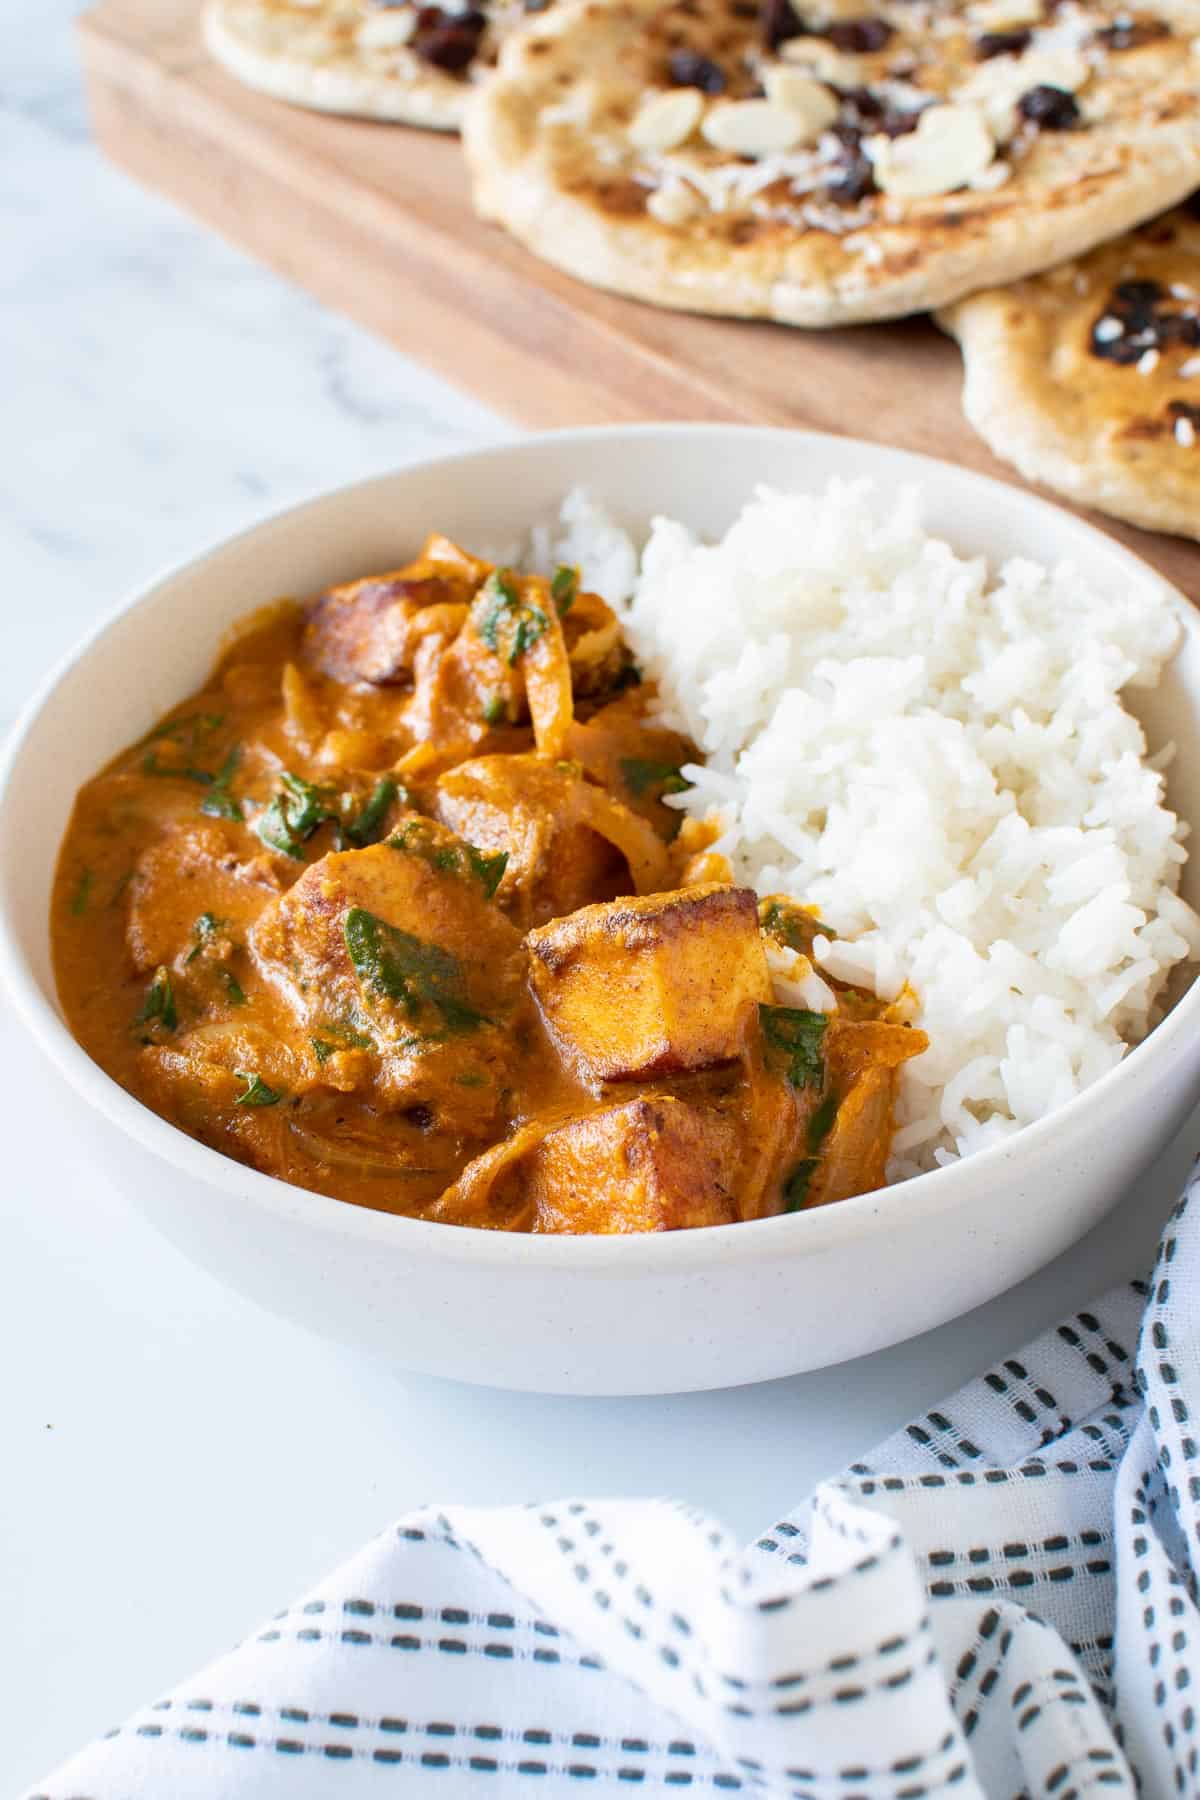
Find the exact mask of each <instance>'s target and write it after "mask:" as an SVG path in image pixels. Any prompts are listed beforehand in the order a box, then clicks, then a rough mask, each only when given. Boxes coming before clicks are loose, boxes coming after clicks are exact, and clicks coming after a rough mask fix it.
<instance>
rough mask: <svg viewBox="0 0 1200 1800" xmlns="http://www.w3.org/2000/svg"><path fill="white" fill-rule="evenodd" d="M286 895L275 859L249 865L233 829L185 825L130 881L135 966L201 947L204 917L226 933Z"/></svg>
mask: <svg viewBox="0 0 1200 1800" xmlns="http://www.w3.org/2000/svg"><path fill="white" fill-rule="evenodd" d="M278 891H279V880H278V877H277V876H276V875H275V873H274V871H273V870H272V868H271V866H270V860H269V858H268V857H266V856H256V857H253V858H251V860H250V861H243V860H242V857H241V855H240V854H239V846H238V844H237V841H236V834H235V833H234V832H233V831H231V830H230V829H229V828H228V827H225V826H222V825H219V824H216V823H213V824H209V823H207V822H205V823H203V824H189V825H188V826H187V827H186V828H184V827H182V826H180V827H177V828H176V829H174V830H172V831H170V832H168V833H167V834H166V836H164V837H162V838H160V839H159V841H158V842H157V843H155V844H152V845H151V846H150V848H149V849H148V850H145V851H143V853H142V855H141V857H140V858H139V860H138V864H137V868H136V869H135V870H134V873H133V878H132V880H131V881H130V883H129V898H128V913H127V925H126V941H127V943H128V945H129V954H130V956H131V957H132V959H133V964H134V967H135V968H137V969H154V968H157V967H158V966H159V964H160V963H170V962H173V961H174V959H175V957H176V956H178V955H179V954H180V952H188V951H190V950H191V949H193V948H194V947H195V944H196V941H197V940H196V936H195V932H196V922H197V919H198V918H200V917H201V916H202V915H204V916H207V917H208V918H211V919H213V920H219V921H220V926H221V929H222V931H224V930H228V929H229V928H231V927H234V926H237V925H244V924H246V923H248V922H249V921H250V920H251V919H253V918H254V917H255V915H256V914H257V913H258V911H259V909H260V908H261V906H262V904H263V900H264V897H267V896H269V895H271V894H273V893H278Z"/></svg>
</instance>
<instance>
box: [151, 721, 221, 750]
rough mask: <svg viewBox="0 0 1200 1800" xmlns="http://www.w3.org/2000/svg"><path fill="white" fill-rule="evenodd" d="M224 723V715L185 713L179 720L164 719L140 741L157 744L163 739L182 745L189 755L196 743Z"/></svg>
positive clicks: (207, 736)
mask: <svg viewBox="0 0 1200 1800" xmlns="http://www.w3.org/2000/svg"><path fill="white" fill-rule="evenodd" d="M224 723H225V715H224V713H186V714H185V715H184V717H183V718H181V719H166V720H164V722H163V723H162V724H161V725H156V726H155V727H154V730H153V731H148V732H147V733H146V735H145V737H144V738H143V739H142V743H143V744H157V743H159V742H161V740H162V739H163V738H169V739H170V740H171V741H172V742H173V743H177V744H182V745H183V747H184V748H185V749H186V750H187V751H188V752H189V753H190V752H191V751H193V750H195V748H196V746H197V744H198V743H200V742H202V741H203V740H204V739H205V738H209V737H211V736H212V734H213V732H214V731H219V730H220V729H221V726H222V725H223V724H224Z"/></svg>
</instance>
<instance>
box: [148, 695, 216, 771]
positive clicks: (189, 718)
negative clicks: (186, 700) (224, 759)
mask: <svg viewBox="0 0 1200 1800" xmlns="http://www.w3.org/2000/svg"><path fill="white" fill-rule="evenodd" d="M224 723H225V716H224V714H223V713H188V714H187V715H186V716H185V717H184V718H182V719H168V720H167V721H166V723H165V724H163V725H156V726H155V728H154V730H153V731H151V732H149V733H148V734H147V736H146V737H144V738H143V739H142V747H143V748H144V749H146V754H145V755H144V756H143V758H142V763H141V771H142V774H143V775H159V776H163V777H165V778H166V779H167V780H170V781H194V782H196V783H197V784H198V785H199V786H200V787H209V786H210V785H211V784H212V781H213V779H214V777H213V773H212V770H211V769H205V768H203V767H201V766H200V764H199V762H198V760H197V759H198V758H199V757H200V756H202V755H203V754H204V752H205V750H206V748H207V745H208V740H209V739H210V738H211V737H212V734H213V732H214V731H217V730H219V729H220V727H221V726H222V725H223V724H224ZM151 744H157V745H160V746H161V747H162V749H163V750H164V751H169V752H170V754H168V755H165V756H164V755H160V753H159V750H157V749H149V748H146V747H147V746H148V745H151Z"/></svg>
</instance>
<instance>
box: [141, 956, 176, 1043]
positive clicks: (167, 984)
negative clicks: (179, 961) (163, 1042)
mask: <svg viewBox="0 0 1200 1800" xmlns="http://www.w3.org/2000/svg"><path fill="white" fill-rule="evenodd" d="M178 1023H179V1013H178V1010H177V1008H176V1005H175V989H174V987H173V986H172V983H171V972H170V970H169V969H168V968H166V967H165V966H164V967H161V968H158V969H156V970H155V971H154V979H153V981H152V982H151V983H150V986H149V987H148V988H147V989H146V998H145V1000H144V1001H143V1002H142V1010H141V1012H140V1013H138V1015H137V1017H136V1018H135V1019H134V1024H135V1025H151V1024H154V1025H161V1026H162V1028H163V1030H164V1031H174V1029H175V1027H176V1026H177V1025H178Z"/></svg>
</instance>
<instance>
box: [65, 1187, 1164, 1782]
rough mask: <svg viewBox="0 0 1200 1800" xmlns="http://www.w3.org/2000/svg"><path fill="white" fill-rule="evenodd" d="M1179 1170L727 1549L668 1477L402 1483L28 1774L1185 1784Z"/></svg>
mask: <svg viewBox="0 0 1200 1800" xmlns="http://www.w3.org/2000/svg"><path fill="white" fill-rule="evenodd" d="M1197 1185H1198V1183H1197V1181H1196V1180H1195V1179H1194V1180H1193V1186H1192V1190H1190V1193H1191V1199H1190V1203H1189V1198H1188V1197H1185V1199H1184V1200H1183V1202H1182V1203H1181V1204H1180V1206H1179V1207H1178V1209H1177V1210H1176V1212H1175V1214H1174V1215H1173V1217H1172V1219H1171V1221H1170V1223H1169V1224H1168V1226H1167V1229H1166V1233H1165V1235H1164V1238H1163V1242H1162V1245H1161V1248H1160V1251H1159V1258H1158V1265H1157V1268H1156V1270H1155V1272H1154V1276H1153V1280H1152V1282H1151V1284H1150V1286H1149V1287H1147V1286H1146V1285H1145V1284H1143V1283H1140V1282H1139V1283H1134V1284H1133V1285H1132V1286H1131V1287H1129V1288H1125V1289H1121V1290H1119V1291H1117V1292H1114V1293H1112V1294H1109V1295H1108V1296H1106V1298H1105V1299H1103V1300H1102V1301H1099V1302H1098V1303H1097V1304H1096V1305H1095V1306H1094V1307H1093V1308H1092V1310H1091V1311H1089V1312H1082V1313H1080V1314H1078V1315H1077V1317H1075V1318H1073V1319H1070V1320H1068V1321H1067V1322H1066V1323H1065V1324H1063V1325H1060V1326H1059V1327H1058V1329H1057V1330H1056V1331H1054V1332H1051V1333H1050V1334H1049V1335H1048V1336H1046V1337H1044V1338H1042V1339H1040V1340H1039V1341H1038V1342H1037V1343H1036V1344H1034V1345H1033V1346H1032V1347H1031V1348H1030V1349H1028V1350H1025V1351H1022V1352H1021V1353H1020V1354H1019V1355H1016V1356H1012V1357H1010V1358H1008V1359H1007V1360H1006V1361H1005V1362H1003V1363H1002V1364H1000V1365H999V1366H998V1367H997V1368H995V1369H993V1370H991V1371H990V1372H989V1373H988V1374H987V1375H985V1376H983V1377H982V1379H981V1380H978V1381H975V1382H972V1383H971V1385H970V1386H969V1387H967V1388H965V1389H964V1390H963V1391H962V1392H961V1393H960V1394H958V1395H957V1396H956V1397H955V1398H954V1399H953V1400H950V1401H947V1402H946V1404H945V1405H944V1406H943V1407H941V1408H940V1409H938V1410H936V1411H933V1412H930V1413H928V1414H926V1416H925V1417H924V1418H922V1419H919V1420H917V1421H916V1422H915V1423H913V1424H911V1425H909V1426H908V1427H907V1428H906V1429H905V1430H904V1431H902V1432H900V1433H898V1434H897V1436H895V1437H894V1438H892V1439H890V1440H889V1441H888V1442H887V1443H886V1444H884V1445H883V1446H882V1447H881V1448H880V1449H879V1450H878V1451H876V1453H875V1454H874V1455H873V1456H872V1457H871V1458H870V1459H869V1460H868V1461H864V1462H860V1463H856V1464H854V1466H853V1467H852V1468H850V1469H849V1470H848V1471H847V1472H846V1474H845V1475H844V1476H843V1477H842V1478H841V1479H840V1480H838V1481H831V1482H827V1483H825V1484H823V1485H822V1486H821V1487H819V1488H818V1489H817V1490H816V1492H815V1493H814V1494H813V1496H812V1497H811V1499H810V1500H808V1501H807V1502H806V1504H805V1505H803V1506H801V1507H799V1508H798V1509H797V1510H796V1512H794V1513H793V1514H791V1515H790V1516H789V1517H788V1518H786V1519H782V1520H781V1521H780V1522H779V1524H777V1525H776V1526H774V1527H773V1528H772V1530H771V1531H769V1532H768V1533H767V1534H766V1536H765V1537H763V1538H761V1539H760V1540H759V1542H758V1543H757V1544H755V1545H754V1546H753V1548H752V1549H750V1550H749V1551H744V1552H739V1550H738V1548H737V1546H736V1545H735V1544H733V1543H732V1542H731V1541H730V1540H729V1538H728V1536H727V1535H726V1534H725V1533H724V1532H723V1531H722V1530H721V1529H720V1528H719V1527H718V1526H717V1525H715V1524H714V1523H713V1522H712V1520H711V1519H708V1518H705V1517H703V1516H702V1515H701V1514H699V1513H697V1512H695V1511H693V1510H692V1509H691V1508H689V1507H688V1506H686V1505H684V1504H682V1503H679V1502H667V1501H628V1502H618V1501H608V1500H606V1501H588V1500H566V1501H559V1502H553V1503H551V1504H548V1505H531V1506H526V1507H519V1508H517V1507H509V1508H504V1509H498V1510H470V1509H466V1508H455V1507H451V1508H447V1509H446V1510H444V1511H435V1510H425V1511H422V1512H419V1513H414V1514H412V1515H410V1516H409V1517H408V1518H405V1519H402V1520H401V1521H400V1523H399V1524H397V1525H395V1526H393V1527H392V1528H391V1529H389V1530H388V1531H386V1532H385V1533H384V1534H383V1536H382V1537H380V1538H378V1539H377V1540H376V1541H375V1542H374V1543H372V1544H370V1545H368V1546H367V1548H366V1549H364V1550H363V1551H362V1552H361V1553H360V1554H359V1555H358V1556H357V1557H355V1558H354V1559H353V1560H352V1561H351V1562H349V1563H347V1564H346V1565H345V1566H344V1567H342V1568H340V1569H338V1570H337V1571H335V1573H333V1574H332V1575H330V1576H329V1577H328V1579H327V1580H325V1581H324V1582H322V1583H321V1585H320V1586H319V1587H318V1588H316V1589H315V1590H314V1592H313V1593H312V1594H310V1595H309V1596H308V1597H307V1598H306V1599H303V1600H300V1601H298V1602H297V1603H296V1605H295V1606H293V1607H290V1608H289V1609H288V1610H287V1611H286V1612H284V1613H281V1614H280V1615H279V1617H278V1618H276V1619H274V1620H272V1621H271V1623H270V1624H269V1625H267V1626H265V1627H264V1628H263V1629H262V1630H260V1631H258V1632H256V1633H255V1634H254V1635H253V1636H252V1637H250V1638H248V1639H247V1640H246V1642H245V1643H243V1644H242V1645H241V1646H240V1647H239V1648H238V1649H237V1650H235V1651H233V1653H232V1654H231V1655H228V1656H225V1657H223V1658H221V1659H220V1660H219V1661H218V1662H215V1663H213V1664H212V1665H211V1666H210V1667H209V1668H207V1669H205V1670H204V1671H203V1672H202V1673H201V1674H199V1675H197V1676H195V1677H194V1679H192V1680H190V1681H186V1682H184V1683H183V1684H182V1685H181V1686H180V1687H179V1688H177V1689H176V1690H175V1691H174V1692H173V1693H171V1694H169V1695H168V1696H167V1697H166V1698H165V1699H162V1700H158V1701H156V1702H154V1703H153V1704H152V1705H150V1706H148V1707H146V1708H145V1710H144V1711H142V1712H139V1713H136V1714H135V1715H134V1717H133V1718H131V1719H130V1720H129V1721H128V1722H127V1723H126V1724H124V1725H122V1726H120V1727H119V1729H118V1730H116V1731H113V1732H111V1733H110V1734H109V1735H108V1736H107V1737H106V1738H104V1739H102V1740H101V1741H100V1742H99V1743H97V1744H94V1745H92V1747H91V1748H90V1749H88V1750H85V1751H83V1752H82V1754H81V1755H79V1756H77V1757H75V1758H74V1759H73V1760H72V1761H71V1762H70V1763H68V1764H67V1765H66V1766H65V1767H64V1768H62V1769H60V1770H59V1771H58V1772H57V1774H55V1775H52V1776H51V1777H50V1779H49V1780H48V1781H45V1782H43V1783H42V1785H41V1787H40V1788H38V1789H37V1790H36V1793H37V1794H38V1795H40V1796H44V1797H45V1800H130V1797H132V1796H156V1797H158V1796H161V1797H162V1800H214V1797H215V1796H218V1795H221V1796H224V1795H229V1796H233V1795H237V1796H242V1797H244V1796H251V1795H253V1796H259V1795H262V1796H270V1797H271V1800H274V1797H275V1796H279V1797H280V1800H343V1797H344V1800H359V1797H360V1796H363V1797H367V1800H375V1797H376V1796H382V1795H391V1794H397V1793H399V1794H414V1795H422V1796H424V1795H428V1796H430V1797H431V1800H441V1797H445V1800H453V1797H455V1796H459V1795H462V1796H466V1797H470V1800H475V1797H476V1796H479V1797H480V1800H482V1797H484V1796H506V1797H507V1796H514V1795H520V1796H533V1797H537V1796H541V1797H542V1800H563V1797H565V1796H567V1795H573V1796H578V1794H579V1793H580V1792H581V1791H584V1790H586V1789H587V1788H588V1786H589V1784H590V1786H591V1788H592V1789H593V1790H594V1791H603V1792H607V1793H613V1794H616V1793H624V1792H632V1791H634V1790H637V1791H640V1792H642V1793H653V1794H664V1795H665V1794H667V1793H675V1792H677V1791H680V1790H685V1789H686V1790H690V1791H691V1792H692V1793H695V1794H715V1793H720V1794H726V1793H741V1794H746V1795H781V1796H782V1795H787V1796H795V1797H796V1800H807V1797H808V1796H812V1797H813V1800H933V1796H938V1795H947V1796H955V1797H956V1800H970V1797H974V1796H977V1795H984V1794H986V1795H989V1796H1003V1797H1004V1800H1008V1797H1010V1796H1013V1795H1017V1796H1033V1795H1039V1796H1046V1797H1047V1800H1084V1797H1085V1796H1086V1797H1087V1800H1103V1796H1104V1795H1107V1794H1110V1793H1111V1794H1112V1795H1113V1796H1114V1797H1115V1796H1117V1795H1128V1796H1131V1797H1132V1796H1133V1795H1134V1794H1135V1793H1137V1791H1138V1784H1139V1783H1140V1789H1141V1793H1142V1795H1143V1796H1146V1797H1147V1800H1155V1797H1157V1796H1166V1795H1172V1796H1174V1795H1188V1796H1192V1795H1197V1794H1200V1766H1198V1763H1200V1728H1198V1726H1197V1717H1196V1710H1195V1708H1196V1705H1197V1703H1198V1700H1200V1618H1198V1616H1197V1607H1196V1573H1195V1571H1196V1569H1197V1568H1198V1567H1200V1557H1198V1556H1197V1533H1198V1532H1200V1450H1198V1448H1197V1438H1195V1437H1193V1435H1192V1432H1193V1424H1192V1415H1193V1409H1195V1408H1197V1407H1200V1355H1198V1343H1197V1337H1198V1334H1200V1308H1198V1307H1197V1295H1198V1294H1200V1199H1198V1198H1196V1197H1195V1195H1196V1188H1197ZM1139 1324H1140V1339H1139Z"/></svg>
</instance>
